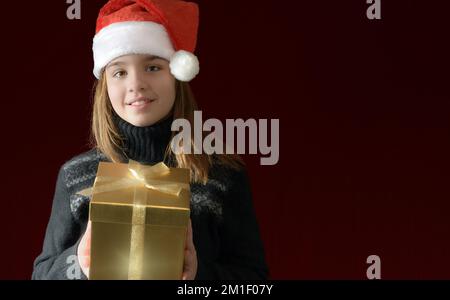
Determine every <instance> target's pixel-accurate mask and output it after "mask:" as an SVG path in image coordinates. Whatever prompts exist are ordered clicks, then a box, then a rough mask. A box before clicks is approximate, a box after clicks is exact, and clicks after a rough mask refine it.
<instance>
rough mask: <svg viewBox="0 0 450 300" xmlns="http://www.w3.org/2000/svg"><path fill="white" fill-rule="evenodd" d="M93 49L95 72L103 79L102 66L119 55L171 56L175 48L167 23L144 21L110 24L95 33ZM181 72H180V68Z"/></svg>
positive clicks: (168, 57)
mask: <svg viewBox="0 0 450 300" xmlns="http://www.w3.org/2000/svg"><path fill="white" fill-rule="evenodd" d="M92 51H93V52H94V75H95V77H97V79H100V75H101V71H102V69H103V68H104V67H105V66H106V65H107V64H108V63H109V62H111V61H112V60H114V59H116V58H117V57H119V56H122V55H127V54H150V55H155V56H159V57H161V58H165V59H167V60H170V58H171V57H172V55H173V54H174V52H175V50H174V48H173V45H172V42H171V40H170V38H169V35H168V34H167V31H166V30H165V28H164V26H162V25H161V24H158V23H154V22H143V21H129V22H118V23H113V24H111V25H108V26H107V27H105V28H103V29H102V30H100V31H99V32H98V33H97V34H96V35H95V37H94V41H93V45H92ZM177 72H178V73H180V70H179V68H177ZM183 74H184V73H183ZM175 77H176V76H175ZM177 79H179V78H177ZM179 80H181V79H179Z"/></svg>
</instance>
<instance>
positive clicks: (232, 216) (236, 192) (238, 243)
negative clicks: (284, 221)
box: [196, 171, 268, 280]
mask: <svg viewBox="0 0 450 300" xmlns="http://www.w3.org/2000/svg"><path fill="white" fill-rule="evenodd" d="M219 233H220V247H221V248H220V255H219V258H218V259H217V261H204V260H203V259H202V258H201V257H199V258H198V268H197V276H196V279H200V280H202V279H219V280H228V279H245V280H255V279H267V277H268V268H267V265H266V262H265V255H264V248H263V243H262V241H261V238H260V233H259V228H258V224H257V220H256V216H255V212H254V208H253V203H252V194H251V188H250V183H249V179H248V175H247V173H246V172H245V171H242V172H236V173H235V176H233V180H232V184H231V188H230V192H229V193H228V196H227V198H226V199H225V202H224V204H223V224H222V227H221V229H220V231H219Z"/></svg>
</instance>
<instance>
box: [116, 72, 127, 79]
mask: <svg viewBox="0 0 450 300" xmlns="http://www.w3.org/2000/svg"><path fill="white" fill-rule="evenodd" d="M124 73H125V72H124V71H118V72H116V73H114V75H113V77H117V78H120V77H122V76H123V75H124Z"/></svg>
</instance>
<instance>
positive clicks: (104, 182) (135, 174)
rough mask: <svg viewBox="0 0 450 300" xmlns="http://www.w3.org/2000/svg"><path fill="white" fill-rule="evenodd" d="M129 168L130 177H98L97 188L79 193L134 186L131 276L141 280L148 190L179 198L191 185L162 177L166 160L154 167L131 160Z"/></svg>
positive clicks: (167, 170)
mask: <svg viewBox="0 0 450 300" xmlns="http://www.w3.org/2000/svg"><path fill="white" fill-rule="evenodd" d="M128 170H129V176H128V177H122V178H117V177H110V176H97V177H96V178H95V183H94V187H92V188H88V189H84V190H82V191H80V192H78V193H77V194H80V195H83V196H88V197H89V196H92V195H95V194H99V193H105V192H112V191H115V190H120V189H125V188H130V187H134V197H133V213H132V220H131V223H132V227H131V245H130V259H129V265H128V279H141V278H142V263H143V257H144V237H145V224H146V220H145V219H146V204H147V192H146V189H153V190H156V191H159V192H162V193H166V194H170V195H173V196H177V197H178V196H179V195H180V192H181V191H182V190H183V189H189V184H186V183H174V182H170V181H166V180H164V178H161V177H164V175H167V174H169V173H170V168H169V167H167V165H166V164H164V163H163V162H160V163H158V164H156V165H154V166H145V165H141V164H139V163H138V162H136V161H134V160H130V161H129V163H128Z"/></svg>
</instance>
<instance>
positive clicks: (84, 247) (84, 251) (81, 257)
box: [77, 221, 91, 278]
mask: <svg viewBox="0 0 450 300" xmlns="http://www.w3.org/2000/svg"><path fill="white" fill-rule="evenodd" d="M77 255H78V263H79V264H80V267H81V270H83V273H84V275H86V277H88V278H89V266H90V265H91V221H88V225H87V227H86V232H85V233H84V235H83V237H82V238H81V241H80V244H78V249H77Z"/></svg>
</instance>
